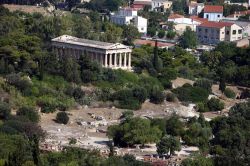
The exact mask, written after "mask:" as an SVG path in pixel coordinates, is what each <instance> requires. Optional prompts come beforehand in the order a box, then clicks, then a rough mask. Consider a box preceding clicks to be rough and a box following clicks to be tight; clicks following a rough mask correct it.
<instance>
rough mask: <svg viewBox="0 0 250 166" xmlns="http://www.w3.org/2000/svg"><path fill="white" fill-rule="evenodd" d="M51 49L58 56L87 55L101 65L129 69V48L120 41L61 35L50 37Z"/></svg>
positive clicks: (77, 57) (75, 56)
mask: <svg viewBox="0 0 250 166" xmlns="http://www.w3.org/2000/svg"><path fill="white" fill-rule="evenodd" d="M52 49H53V52H54V53H55V55H56V56H57V57H58V58H62V57H63V56H70V57H73V58H75V59H79V58H80V56H81V55H87V56H89V58H90V59H91V60H93V61H96V62H98V63H100V64H101V65H102V66H103V67H106V68H112V69H124V70H131V52H132V50H131V48H130V47H129V46H125V45H123V44H120V43H107V42H100V41H94V40H87V39H80V38H76V37H73V36H69V35H62V36H59V37H57V38H55V39H52Z"/></svg>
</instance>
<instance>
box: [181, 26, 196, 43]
mask: <svg viewBox="0 0 250 166" xmlns="http://www.w3.org/2000/svg"><path fill="white" fill-rule="evenodd" d="M197 44H198V40H197V36H196V33H195V32H194V31H192V30H191V28H187V29H186V30H185V32H184V33H183V35H182V36H181V39H180V46H181V47H182V48H195V47H196V45H197Z"/></svg>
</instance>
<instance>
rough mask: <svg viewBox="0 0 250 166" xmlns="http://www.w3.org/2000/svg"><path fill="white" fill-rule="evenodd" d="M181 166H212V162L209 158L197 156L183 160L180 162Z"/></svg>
mask: <svg viewBox="0 0 250 166" xmlns="http://www.w3.org/2000/svg"><path fill="white" fill-rule="evenodd" d="M181 166H214V162H213V160H212V159H211V158H207V157H205V156H201V155H197V156H194V157H191V158H187V159H184V160H183V161H182V162H181Z"/></svg>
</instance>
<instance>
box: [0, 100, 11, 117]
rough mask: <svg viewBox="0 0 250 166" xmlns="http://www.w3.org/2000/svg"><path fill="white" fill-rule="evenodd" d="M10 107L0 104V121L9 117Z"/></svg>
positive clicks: (3, 103)
mask: <svg viewBox="0 0 250 166" xmlns="http://www.w3.org/2000/svg"><path fill="white" fill-rule="evenodd" d="M10 111H11V109H10V105H9V104H7V103H5V102H0V119H7V118H8V117H9V116H10Z"/></svg>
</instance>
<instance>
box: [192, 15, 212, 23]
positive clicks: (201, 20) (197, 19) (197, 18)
mask: <svg viewBox="0 0 250 166" xmlns="http://www.w3.org/2000/svg"><path fill="white" fill-rule="evenodd" d="M189 18H191V19H193V20H194V21H198V22H201V23H204V22H207V21H208V19H207V18H200V17H198V16H190V17H189Z"/></svg>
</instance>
